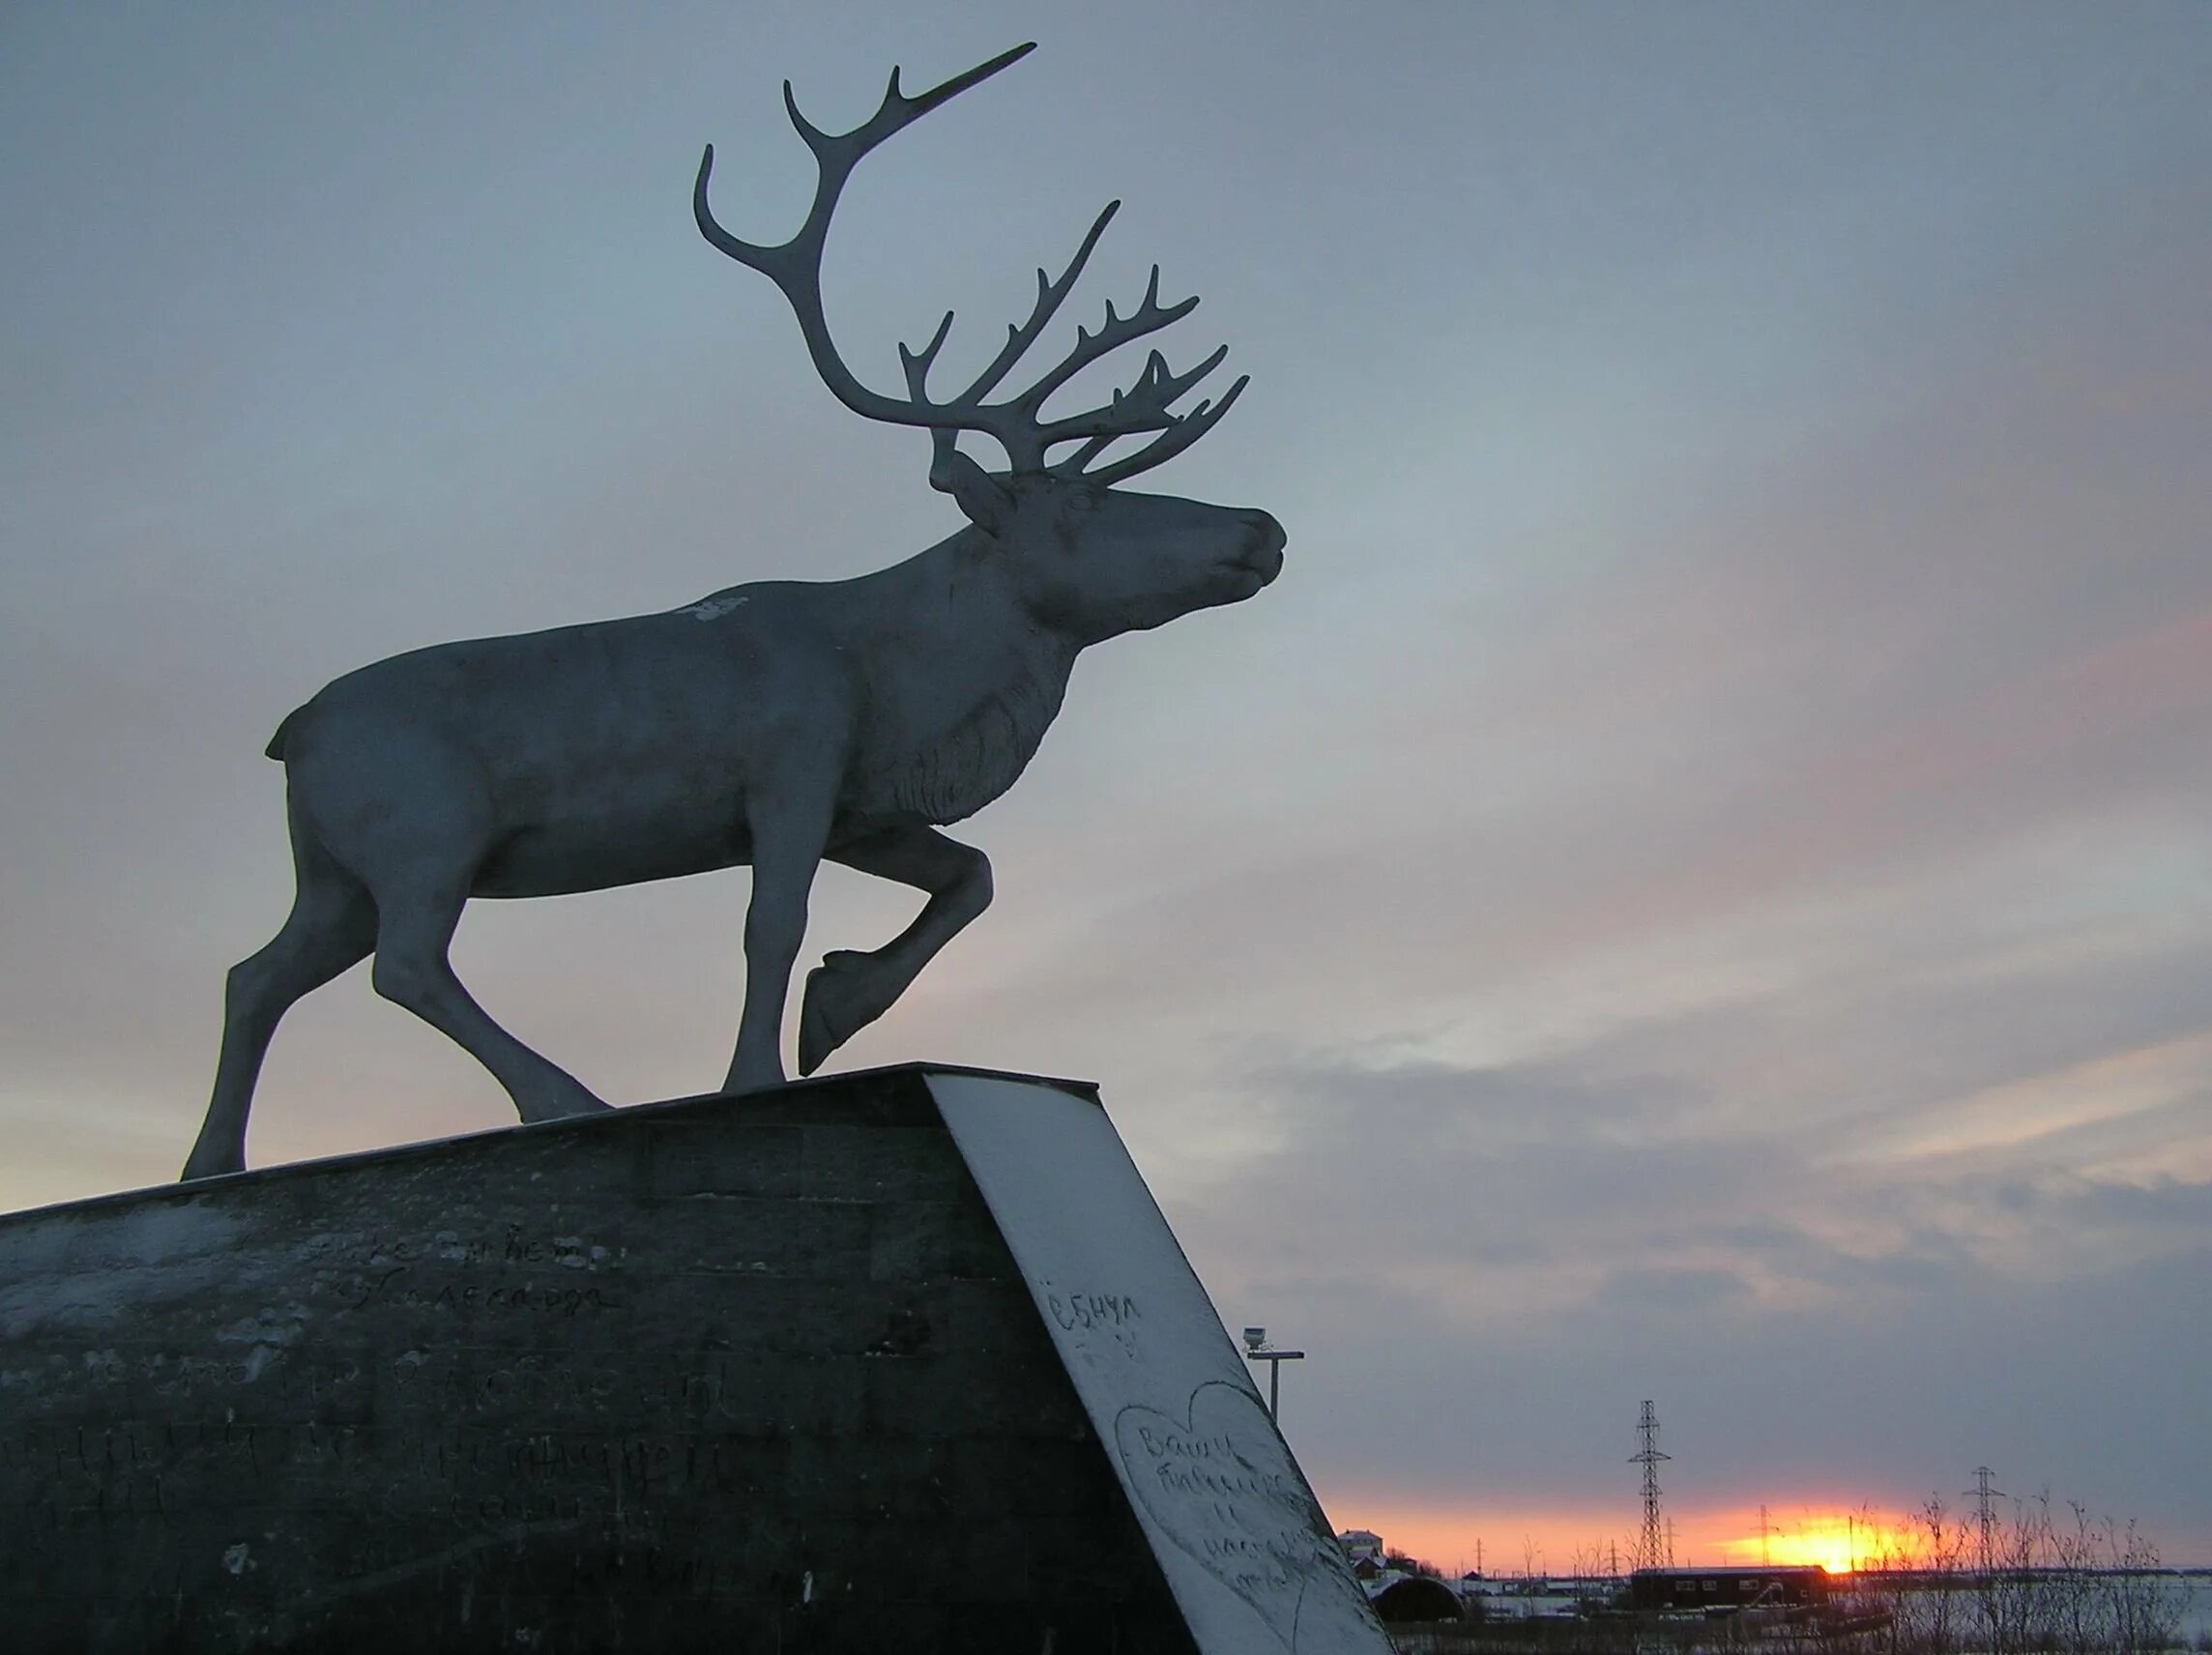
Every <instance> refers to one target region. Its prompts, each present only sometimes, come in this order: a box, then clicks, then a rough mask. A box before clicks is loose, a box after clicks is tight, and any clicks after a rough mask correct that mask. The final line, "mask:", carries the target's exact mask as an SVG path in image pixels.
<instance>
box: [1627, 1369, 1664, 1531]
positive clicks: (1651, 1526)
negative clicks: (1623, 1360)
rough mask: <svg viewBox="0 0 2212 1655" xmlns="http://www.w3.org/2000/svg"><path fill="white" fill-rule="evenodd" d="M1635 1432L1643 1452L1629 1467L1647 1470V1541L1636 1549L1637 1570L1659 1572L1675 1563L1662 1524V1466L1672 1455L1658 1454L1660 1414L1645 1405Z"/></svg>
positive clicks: (1632, 1455) (1645, 1502)
mask: <svg viewBox="0 0 2212 1655" xmlns="http://www.w3.org/2000/svg"><path fill="white" fill-rule="evenodd" d="M1636 1429H1637V1431H1638V1433H1639V1434H1640V1435H1641V1436H1642V1437H1643V1438H1644V1452H1643V1453H1641V1454H1631V1455H1629V1457H1628V1463H1629V1464H1630V1465H1631V1466H1643V1467H1644V1537H1643V1540H1642V1541H1641V1542H1640V1543H1639V1545H1638V1548H1637V1558H1636V1566H1637V1567H1638V1568H1640V1569H1656V1568H1660V1567H1661V1566H1663V1565H1667V1564H1672V1563H1673V1562H1674V1547H1673V1546H1672V1545H1671V1544H1670V1543H1669V1536H1668V1534H1667V1531H1666V1528H1665V1527H1664V1525H1663V1524H1661V1523H1660V1521H1659V1462H1660V1461H1662V1460H1671V1459H1673V1458H1674V1456H1673V1455H1672V1454H1662V1453H1660V1452H1659V1410H1658V1409H1657V1408H1653V1407H1652V1406H1651V1404H1650V1403H1648V1402H1646V1403H1645V1404H1644V1417H1643V1418H1642V1419H1641V1420H1639V1421H1638V1422H1637V1426H1636Z"/></svg>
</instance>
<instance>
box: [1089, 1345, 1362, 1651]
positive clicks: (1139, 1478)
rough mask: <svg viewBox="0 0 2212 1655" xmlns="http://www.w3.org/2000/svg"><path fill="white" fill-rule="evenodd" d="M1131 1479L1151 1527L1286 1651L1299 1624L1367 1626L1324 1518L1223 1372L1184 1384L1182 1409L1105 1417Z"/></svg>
mask: <svg viewBox="0 0 2212 1655" xmlns="http://www.w3.org/2000/svg"><path fill="white" fill-rule="evenodd" d="M1114 1441H1115V1447H1116V1450H1117V1451H1118V1452H1119V1453H1120V1454H1121V1464H1122V1466H1123V1467H1124V1468H1125V1469H1126V1471H1127V1473H1128V1478H1129V1482H1130V1485H1131V1486H1132V1487H1133V1488H1134V1489H1135V1490H1136V1492H1137V1495H1138V1498H1139V1499H1140V1500H1142V1501H1143V1503H1144V1506H1145V1510H1146V1511H1147V1513H1149V1514H1150V1517H1151V1520H1152V1523H1153V1524H1154V1525H1155V1527H1156V1528H1157V1529H1158V1530H1159V1531H1160V1532H1161V1533H1163V1534H1165V1535H1166V1536H1167V1537H1168V1538H1169V1539H1170V1540H1172V1541H1174V1542H1175V1544H1176V1546H1177V1547H1178V1548H1179V1549H1180V1550H1181V1551H1183V1552H1184V1553H1188V1554H1189V1555H1190V1556H1191V1557H1192V1558H1194V1559H1195V1560H1196V1561H1197V1562H1198V1563H1199V1564H1200V1566H1201V1567H1203V1568H1204V1569H1205V1570H1206V1572H1207V1573H1208V1574H1209V1575H1211V1576H1212V1577H1213V1578H1214V1579H1215V1580H1217V1581H1219V1582H1221V1583H1222V1584H1223V1585H1225V1586H1227V1587H1228V1588H1229V1589H1230V1590H1231V1591H1233V1592H1235V1593H1236V1594H1237V1596H1238V1597H1239V1598H1242V1599H1243V1600H1244V1602H1246V1603H1247V1604H1249V1605H1251V1607H1252V1609H1253V1611H1255V1612H1256V1613H1258V1614H1259V1616H1260V1617H1261V1619H1262V1620H1264V1621H1265V1622H1266V1624H1267V1626H1268V1628H1269V1630H1271V1631H1272V1632H1273V1633H1274V1634H1275V1636H1276V1638H1277V1639H1278V1640H1280V1641H1281V1643H1282V1646H1283V1647H1284V1648H1285V1649H1288V1650H1293V1651H1295V1650H1296V1649H1297V1648H1299V1646H1300V1645H1299V1635H1300V1633H1301V1631H1302V1632H1303V1633H1305V1634H1306V1636H1308V1637H1309V1638H1311V1639H1312V1640H1314V1641H1313V1642H1312V1643H1310V1644H1308V1645H1307V1647H1310V1648H1321V1647H1324V1646H1325V1645H1326V1643H1327V1640H1328V1637H1329V1629H1330V1628H1331V1627H1332V1626H1337V1627H1340V1626H1343V1625H1345V1624H1347V1623H1349V1624H1353V1625H1359V1626H1365V1625H1370V1624H1372V1622H1371V1620H1370V1617H1369V1611H1368V1609H1367V1604H1366V1600H1365V1598H1364V1597H1362V1596H1361V1595H1360V1592H1359V1589H1358V1587H1357V1586H1356V1585H1355V1584H1354V1583H1353V1580H1352V1577H1351V1574H1350V1572H1349V1571H1348V1570H1347V1569H1346V1568H1345V1566H1344V1559H1343V1557H1342V1555H1341V1554H1340V1553H1338V1551H1337V1549H1336V1537H1335V1536H1334V1534H1332V1533H1331V1532H1330V1530H1329V1526H1328V1520H1327V1518H1326V1517H1325V1516H1324V1515H1323V1513H1322V1509H1321V1507H1320V1505H1319V1504H1317V1503H1316V1502H1315V1500H1314V1497H1313V1495H1312V1494H1311V1493H1310V1492H1309V1491H1308V1489H1307V1488H1306V1484H1305V1479H1304V1478H1303V1477H1302V1476H1300V1475H1299V1473H1298V1470H1297V1467H1296V1466H1295V1465H1294V1464H1292V1461H1291V1456H1290V1450H1289V1449H1288V1448H1286V1447H1285V1446H1284V1445H1283V1439H1282V1437H1281V1435H1280V1434H1279V1433H1277V1431H1276V1430H1275V1425H1274V1422H1273V1421H1272V1420H1270V1419H1269V1418H1268V1417H1267V1412H1266V1408H1263V1407H1262V1406H1261V1404H1260V1401H1259V1399H1258V1398H1257V1397H1255V1396H1254V1395H1253V1394H1252V1393H1251V1392H1249V1391H1247V1390H1244V1389H1242V1388H1241V1387H1239V1386H1237V1385H1236V1384H1233V1383H1231V1382H1230V1381H1228V1380H1226V1379H1209V1380H1208V1381H1207V1382H1206V1383H1205V1384H1202V1385H1200V1386H1199V1387H1198V1388H1197V1389H1196V1390H1195V1391H1193V1392H1192V1393H1191V1396H1190V1405H1189V1407H1188V1408H1187V1409H1186V1410H1185V1414H1184V1417H1183V1418H1181V1419H1177V1418H1176V1417H1175V1416H1174V1415H1172V1414H1170V1413H1166V1412H1163V1411H1162V1410H1161V1409H1159V1408H1150V1407H1147V1406H1145V1405H1144V1404H1141V1403H1132V1404H1131V1405H1129V1406H1128V1407H1126V1408H1122V1409H1121V1412H1120V1413H1119V1414H1117V1415H1116V1416H1115V1419H1114Z"/></svg>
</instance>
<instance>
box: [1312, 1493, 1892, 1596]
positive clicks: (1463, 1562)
mask: <svg viewBox="0 0 2212 1655" xmlns="http://www.w3.org/2000/svg"><path fill="white" fill-rule="evenodd" d="M1328 1510H1329V1517H1330V1520H1331V1521H1332V1522H1333V1523H1334V1524H1336V1526H1337V1528H1338V1530H1339V1531H1342V1530H1343V1529H1346V1528H1365V1529H1369V1530H1371V1531H1373V1532H1374V1533H1377V1534H1380V1535H1381V1536H1382V1537H1383V1544H1384V1545H1385V1546H1387V1547H1389V1548H1390V1550H1392V1551H1394V1552H1404V1553H1408V1554H1409V1555H1411V1556H1412V1557H1414V1558H1416V1559H1418V1560H1420V1561H1422V1562H1426V1563H1433V1564H1434V1565H1436V1567H1437V1568H1438V1569H1439V1570H1441V1571H1442V1572H1443V1573H1445V1574H1462V1573H1465V1572H1466V1571H1468V1570H1470V1569H1473V1568H1476V1567H1477V1566H1478V1563H1477V1559H1478V1558H1479V1560H1480V1561H1479V1567H1480V1568H1481V1569H1482V1571H1483V1572H1484V1573H1485V1574H1487V1575H1491V1576H1494V1577H1495V1576H1500V1575H1519V1574H1524V1573H1530V1574H1551V1575H1570V1574H1585V1573H1606V1572H1608V1571H1609V1570H1610V1569H1611V1568H1612V1567H1613V1563H1614V1553H1615V1549H1616V1548H1617V1555H1618V1560H1619V1567H1620V1569H1621V1570H1622V1572H1624V1573H1625V1572H1626V1571H1627V1570H1628V1568H1629V1567H1630V1566H1631V1556H1632V1553H1633V1549H1634V1545H1635V1541H1636V1537H1637V1531H1638V1528H1639V1526H1640V1524H1639V1514H1638V1512H1637V1511H1636V1509H1635V1508H1634V1507H1629V1508H1627V1509H1626V1510H1623V1508H1621V1507H1619V1506H1615V1505H1607V1506H1602V1507H1590V1508H1587V1509H1581V1510H1578V1509H1571V1508H1560V1509H1554V1510H1546V1511H1526V1510H1524V1511H1520V1512H1494V1511H1482V1510H1470V1509H1465V1508H1446V1507H1439V1506H1421V1505H1412V1504H1405V1503H1402V1502H1393V1501H1391V1500H1389V1499H1388V1498H1386V1497H1378V1498H1372V1499H1344V1500H1337V1501H1332V1502H1329V1507H1328ZM1667 1516H1669V1517H1670V1518H1671V1519H1672V1520H1673V1522H1674V1561H1675V1562H1676V1563H1677V1564H1679V1565H1682V1566H1685V1567H1702V1566H1703V1565H1707V1564H1711V1565H1716V1566H1721V1565H1729V1564H1736V1565H1741V1564H1750V1563H1758V1562H1761V1561H1767V1562H1773V1563H1814V1564H1819V1565H1820V1566H1821V1567H1823V1568H1825V1569H1827V1570H1828V1571H1829V1572H1830V1573H1831V1574H1844V1573H1848V1571H1849V1570H1850V1568H1851V1567H1852V1565H1853V1563H1854V1561H1855V1562H1856V1563H1857V1564H1858V1565H1859V1566H1861V1567H1873V1566H1876V1565H1877V1563H1879V1562H1880V1561H1881V1560H1882V1559H1884V1558H1885V1557H1886V1558H1887V1559H1889V1560H1890V1561H1892V1562H1911V1561H1913V1560H1914V1559H1915V1557H1916V1555H1917V1548H1916V1546H1915V1541H1914V1532H1913V1529H1912V1527H1911V1525H1910V1524H1909V1523H1908V1522H1907V1520H1906V1519H1905V1518H1903V1517H1901V1516H1898V1515H1896V1514H1885V1513H1879V1512H1871V1511H1868V1510H1866V1509H1864V1508H1858V1507H1851V1506H1848V1505H1844V1504H1842V1503H1839V1502H1828V1503H1800V1504H1784V1503H1780V1502H1777V1503H1774V1504H1771V1505H1769V1506H1768V1508H1767V1524H1768V1525H1769V1529H1768V1533H1767V1535H1766V1537H1765V1542H1764V1546H1763V1548H1762V1547H1761V1536H1760V1516H1759V1509H1758V1508H1757V1507H1756V1506H1754V1507H1752V1508H1751V1509H1749V1510H1743V1509H1739V1508H1736V1507H1732V1506H1731V1507H1719V1508H1713V1509H1708V1510H1697V1509H1683V1508H1674V1507H1670V1508H1669V1509H1668V1512H1667ZM1624 1519H1625V1521H1624Z"/></svg>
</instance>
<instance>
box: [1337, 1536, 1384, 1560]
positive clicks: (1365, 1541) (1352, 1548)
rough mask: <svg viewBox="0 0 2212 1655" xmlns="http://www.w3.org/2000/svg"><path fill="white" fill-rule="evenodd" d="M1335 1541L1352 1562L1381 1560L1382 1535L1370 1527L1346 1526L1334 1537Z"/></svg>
mask: <svg viewBox="0 0 2212 1655" xmlns="http://www.w3.org/2000/svg"><path fill="white" fill-rule="evenodd" d="M1336 1543H1337V1544H1338V1545H1339V1546H1341V1547H1343V1548H1344V1554H1345V1555H1346V1556H1347V1557H1349V1558H1351V1559H1352V1560H1353V1562H1354V1563H1357V1562H1360V1561H1362V1560H1365V1561H1367V1562H1372V1563H1378V1564H1380V1563H1381V1562H1382V1561H1383V1536H1381V1535H1380V1534H1378V1533H1376V1532H1375V1531H1374V1530H1373V1529H1371V1528H1348V1529H1346V1530H1345V1531H1344V1532H1343V1533H1342V1534H1339V1535H1338V1536H1337V1537H1336Z"/></svg>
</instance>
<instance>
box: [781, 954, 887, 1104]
mask: <svg viewBox="0 0 2212 1655" xmlns="http://www.w3.org/2000/svg"><path fill="white" fill-rule="evenodd" d="M873 963H874V960H873V956H871V955H868V954H861V953H856V952H855V951H854V950H852V949H850V948H839V949H837V950H836V951H835V952H834V953H831V954H828V955H825V956H824V957H823V961H822V963H821V964H820V965H819V966H816V967H815V968H814V969H813V970H812V971H810V972H808V973H806V994H805V998H804V999H803V1000H802V1001H801V1002H800V1009H799V1072H800V1074H802V1075H810V1074H812V1073H813V1072H814V1071H815V1070H816V1069H818V1068H820V1067H821V1066H822V1062H823V1060H824V1059H826V1058H828V1057H829V1054H830V1053H832V1052H834V1051H835V1050H836V1049H837V1048H838V1047H840V1046H842V1045H843V1044H844V1043H845V1042H846V1041H848V1040H850V1039H851V1038H852V1037H853V1036H854V1035H856V1034H858V1033H859V1031H861V1030H863V1029H865V1028H866V1027H867V1026H868V1025H869V1024H871V1023H873V1022H874V1021H875V1020H876V1019H877V1018H879V1017H881V1016H882V1015H883V1014H884V1007H883V1006H881V1005H878V1004H876V1003H875V996H874V995H873V993H872V992H871V987H872V985H871V982H870V978H871V977H872V976H873V974H874V973H872V972H871V971H870V970H869V968H870V966H871V965H872V964H873Z"/></svg>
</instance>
